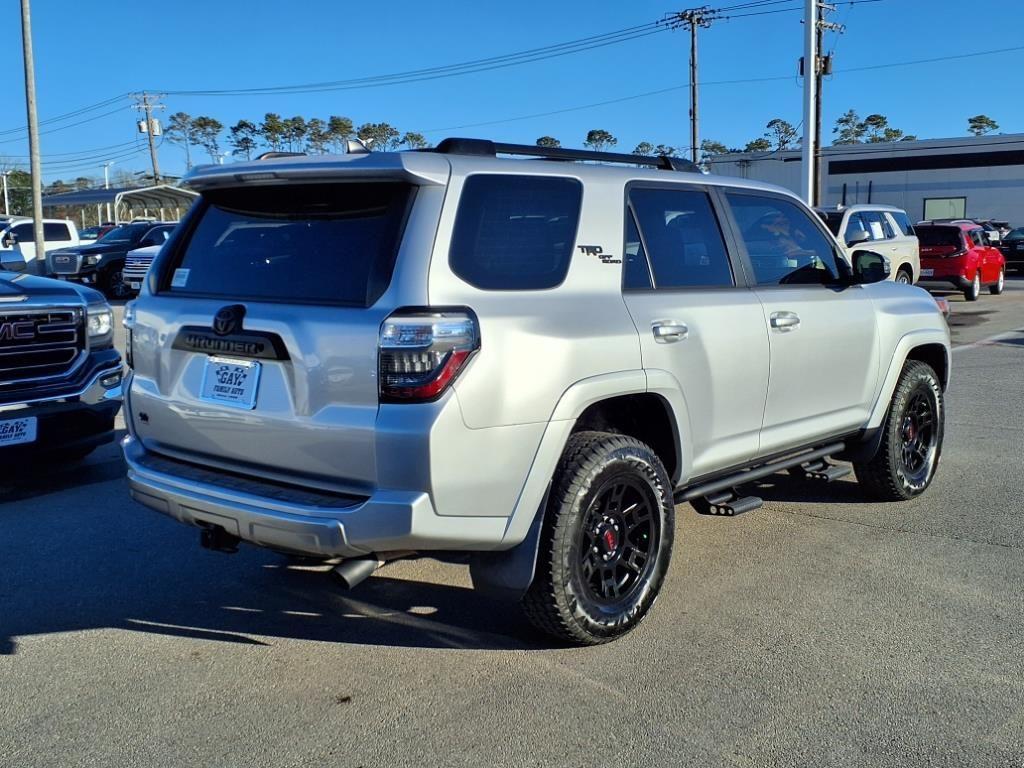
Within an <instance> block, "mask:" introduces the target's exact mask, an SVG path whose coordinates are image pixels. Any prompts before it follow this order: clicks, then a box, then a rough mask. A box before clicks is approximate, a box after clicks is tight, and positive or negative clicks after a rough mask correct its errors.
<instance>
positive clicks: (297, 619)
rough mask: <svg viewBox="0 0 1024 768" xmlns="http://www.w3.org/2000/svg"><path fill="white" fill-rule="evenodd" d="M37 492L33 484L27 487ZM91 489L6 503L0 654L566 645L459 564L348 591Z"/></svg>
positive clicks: (2, 508) (397, 569)
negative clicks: (141, 639) (213, 548)
mask: <svg viewBox="0 0 1024 768" xmlns="http://www.w3.org/2000/svg"><path fill="white" fill-rule="evenodd" d="M92 468H93V469H95V468H96V465H95V464H93V465H92ZM70 482H71V480H70V479H69V480H68V483H69V484H70ZM35 487H36V486H34V485H33V484H32V483H31V482H30V484H29V490H26V491H25V493H29V492H30V490H31V489H33V488H35ZM94 495H95V497H96V498H95V501H94V502H93V503H85V502H82V501H80V500H78V499H77V498H75V499H71V498H70V497H69V495H68V494H66V493H64V494H59V495H56V496H54V499H53V501H52V502H51V500H50V499H46V500H45V501H44V502H42V503H41V502H40V501H39V500H36V501H34V502H30V503H19V504H11V505H8V504H0V524H2V525H3V527H4V533H3V535H2V536H0V656H2V655H10V654H14V653H16V652H17V651H18V639H19V638H26V637H31V636H38V635H48V634H52V633H61V632H73V631H81V630H92V629H96V630H109V629H120V630H126V631H131V632H144V633H156V634H159V635H163V636H172V637H178V638H188V639H191V640H200V641H218V642H224V643H236V644H241V645H246V646H252V647H259V646H267V645H274V644H275V640H276V639H278V638H285V639H295V640H313V641H319V642H325V643H356V644H361V645H375V646H394V647H409V648H445V649H471V650H538V649H542V648H551V647H558V644H557V643H556V642H553V641H552V640H551V639H550V638H547V637H546V636H544V635H542V634H540V633H539V632H536V631H534V630H533V629H532V628H531V627H530V626H529V625H528V624H527V623H526V619H525V617H524V616H523V615H522V613H521V611H520V610H519V608H518V606H516V605H512V604H503V603H500V602H496V601H494V600H491V599H488V598H486V597H484V596H482V595H480V594H478V593H476V592H474V591H473V590H472V589H470V588H468V587H466V586H460V585H459V584H458V583H452V582H463V583H464V582H465V572H464V571H462V572H460V571H459V570H458V568H457V567H456V566H450V565H441V564H435V563H433V562H429V561H426V562H422V561H409V562H398V563H394V564H390V565H388V566H385V568H384V569H382V570H381V571H379V572H378V574H376V575H374V576H373V577H371V578H370V579H368V580H367V581H366V582H364V583H363V584H361V585H359V587H357V588H356V589H355V590H353V591H351V592H346V591H344V590H342V589H341V587H340V585H339V584H338V582H337V581H336V579H335V577H334V576H333V574H331V573H330V569H329V567H326V566H319V567H317V568H313V567H309V566H308V565H295V564H293V561H291V560H289V559H288V558H285V557H284V556H282V555H278V554H276V553H274V552H270V551H267V550H262V549H259V548H256V547H243V548H242V549H240V551H239V552H238V553H237V554H234V555H226V554H220V553H214V552H208V551H206V550H203V549H201V548H200V547H199V544H198V531H197V530H195V529H192V528H188V527H185V526H181V525H180V524H178V523H176V522H173V521H170V520H167V519H164V518H162V517H161V516H159V515H157V514H154V513H152V512H150V511H149V510H146V509H144V508H142V507H137V506H135V505H134V504H132V503H131V502H129V501H128V500H127V487H126V485H125V484H124V483H123V481H120V480H118V481H115V482H112V483H109V484H108V487H107V488H105V489H103V491H102V492H94ZM40 531H54V532H55V531H60V532H62V534H61V535H41V533H40ZM64 533H66V534H67V535H63V534H64ZM424 577H425V578H427V579H429V581H417V580H413V579H417V578H424Z"/></svg>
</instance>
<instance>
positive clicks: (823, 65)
mask: <svg viewBox="0 0 1024 768" xmlns="http://www.w3.org/2000/svg"><path fill="white" fill-rule="evenodd" d="M835 9H836V7H835V6H834V5H829V4H827V3H821V2H819V3H818V13H817V24H816V25H815V27H816V29H815V39H816V41H817V49H818V66H817V67H816V68H815V71H814V77H815V83H814V93H815V99H814V187H813V192H814V195H813V197H812V203H811V204H812V205H822V204H823V203H824V202H825V175H824V174H823V173H822V162H821V158H822V152H821V147H822V140H821V103H822V101H823V100H824V99H822V81H823V79H824V76H825V75H831V74H832V54H831V53H828V54H825V53H822V41H823V38H824V36H825V30H826V29H827V30H831V31H833V32H842V31H843V30H844V29H845V27H843V25H842V24H834V23H832V22H829V21H826V20H825V14H826V13H831V12H833V11H835Z"/></svg>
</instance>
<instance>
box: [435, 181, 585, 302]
mask: <svg viewBox="0 0 1024 768" xmlns="http://www.w3.org/2000/svg"><path fill="white" fill-rule="evenodd" d="M582 199H583V187H582V185H581V184H580V183H579V181H577V180H576V179H568V178H564V177H556V176H513V175H507V174H476V175H473V176H470V177H468V178H467V179H466V181H465V183H464V184H463V187H462V197H461V198H460V199H459V209H458V212H457V214H456V216H455V231H454V232H453V233H452V242H451V250H450V251H449V254H448V263H449V265H450V266H451V269H452V271H453V272H454V273H455V274H456V275H458V276H459V277H461V278H462V279H463V280H465V281H466V282H467V283H469V284H470V285H473V286H475V287H477V288H482V289H485V290H496V291H527V290H541V289H545V288H554V287H555V286H557V285H559V284H560V283H561V282H562V281H563V280H565V276H566V274H567V273H568V271H569V261H570V259H571V257H572V249H573V244H574V243H575V240H576V228H577V226H578V224H579V218H580V203H581V201H582Z"/></svg>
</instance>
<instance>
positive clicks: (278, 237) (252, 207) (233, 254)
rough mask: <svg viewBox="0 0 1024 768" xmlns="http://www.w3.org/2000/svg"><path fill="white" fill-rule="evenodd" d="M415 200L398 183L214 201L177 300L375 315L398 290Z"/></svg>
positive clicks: (185, 262) (174, 275)
mask: <svg viewBox="0 0 1024 768" xmlns="http://www.w3.org/2000/svg"><path fill="white" fill-rule="evenodd" d="M412 193H413V188H412V186H411V185H408V184H401V183H393V182H372V183H349V184H301V185H287V186H282V185H274V186H265V187H242V188H237V189H226V190H216V191H211V192H206V193H204V194H203V199H204V206H203V208H201V209H200V210H199V211H198V212H197V215H198V217H199V218H198V222H197V223H196V224H195V226H194V229H193V230H192V232H191V235H190V236H189V237H188V240H187V242H186V243H185V244H184V245H183V246H182V247H181V248H179V252H178V254H177V255H176V257H175V258H174V259H172V266H171V269H170V270H169V272H168V274H166V275H164V282H165V286H166V289H167V290H169V291H170V292H172V293H181V294H196V295H202V296H215V297H221V298H226V299H248V300H252V301H280V302H288V303H312V304H345V305H349V306H359V307H368V306H370V305H372V304H373V303H374V302H375V301H376V300H377V299H378V298H380V295H381V294H382V293H384V291H385V290H386V289H387V286H388V284H389V283H390V282H391V273H392V271H393V269H394V263H395V255H396V252H397V250H398V243H399V241H400V239H401V234H402V228H403V225H404V221H405V212H406V210H407V208H408V204H409V201H410V199H411V196H412Z"/></svg>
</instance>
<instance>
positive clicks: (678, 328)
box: [651, 320, 690, 344]
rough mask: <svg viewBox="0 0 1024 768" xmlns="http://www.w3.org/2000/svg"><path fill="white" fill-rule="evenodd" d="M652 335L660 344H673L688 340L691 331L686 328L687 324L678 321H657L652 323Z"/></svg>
mask: <svg viewBox="0 0 1024 768" xmlns="http://www.w3.org/2000/svg"><path fill="white" fill-rule="evenodd" d="M651 333H653V334H654V340H655V341H656V342H658V343H659V344H671V343H673V342H676V341H683V340H684V339H686V337H687V336H689V335H690V329H689V328H687V327H686V323H680V322H679V321H678V320H657V321H655V322H653V323H651Z"/></svg>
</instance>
